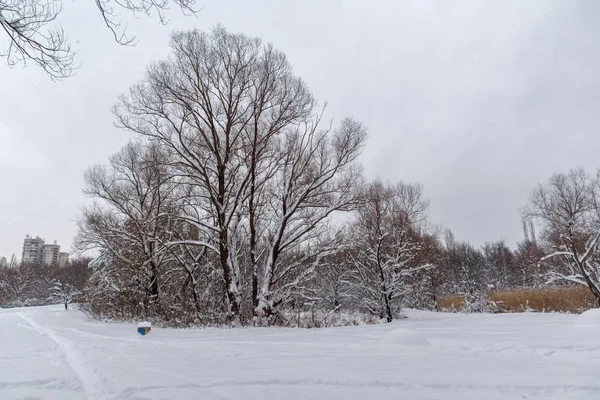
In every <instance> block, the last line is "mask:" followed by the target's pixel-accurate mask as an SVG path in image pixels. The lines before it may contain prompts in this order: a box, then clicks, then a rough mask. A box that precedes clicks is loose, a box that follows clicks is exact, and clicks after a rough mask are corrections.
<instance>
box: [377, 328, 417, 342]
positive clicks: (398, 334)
mask: <svg viewBox="0 0 600 400" xmlns="http://www.w3.org/2000/svg"><path fill="white" fill-rule="evenodd" d="M381 343H382V345H384V346H394V345H398V346H429V341H428V340H427V339H425V337H424V336H423V335H421V334H420V333H419V332H417V331H413V330H411V329H404V328H398V329H394V330H392V331H389V332H387V333H386V334H385V335H383V337H382V338H381Z"/></svg>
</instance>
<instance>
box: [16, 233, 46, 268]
mask: <svg viewBox="0 0 600 400" xmlns="http://www.w3.org/2000/svg"><path fill="white" fill-rule="evenodd" d="M43 252H44V239H42V238H40V237H39V236H36V237H35V238H33V237H31V236H29V235H27V236H25V240H24V241H23V256H22V257H21V260H22V261H23V262H24V263H32V264H41V262H42V254H43Z"/></svg>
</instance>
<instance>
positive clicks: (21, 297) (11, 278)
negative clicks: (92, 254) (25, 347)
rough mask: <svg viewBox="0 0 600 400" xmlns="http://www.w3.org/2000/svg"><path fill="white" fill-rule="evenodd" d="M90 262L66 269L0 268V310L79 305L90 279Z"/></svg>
mask: <svg viewBox="0 0 600 400" xmlns="http://www.w3.org/2000/svg"><path fill="white" fill-rule="evenodd" d="M91 260H92V259H90V258H77V259H74V260H73V261H71V262H70V263H69V264H68V265H67V266H65V267H63V268H58V267H48V266H42V265H38V264H30V263H21V264H17V265H7V266H4V267H0V308H11V307H26V306H43V305H48V304H56V303H63V304H67V305H68V304H69V303H71V302H74V301H77V300H78V296H80V294H81V292H82V290H83V289H84V288H85V286H86V284H87V281H88V278H89V276H90V272H91V271H90V268H89V263H90V261H91Z"/></svg>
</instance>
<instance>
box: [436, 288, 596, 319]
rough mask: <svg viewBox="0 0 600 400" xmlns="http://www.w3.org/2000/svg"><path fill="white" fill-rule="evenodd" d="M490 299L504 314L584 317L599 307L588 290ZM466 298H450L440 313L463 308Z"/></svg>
mask: <svg viewBox="0 0 600 400" xmlns="http://www.w3.org/2000/svg"><path fill="white" fill-rule="evenodd" d="M490 299H491V300H493V301H494V302H496V303H499V304H501V305H502V309H503V311H504V312H523V311H537V312H565V313H582V312H584V311H586V310H589V309H590V308H595V307H597V306H598V302H597V301H596V299H595V298H594V296H593V295H592V294H591V293H590V291H589V290H588V289H587V288H585V287H555V288H543V289H512V290H505V291H495V292H492V293H490ZM462 303H463V298H462V296H447V297H444V298H442V299H441V300H439V301H438V308H439V310H440V311H457V310H460V309H461V308H462V305H463V304H462Z"/></svg>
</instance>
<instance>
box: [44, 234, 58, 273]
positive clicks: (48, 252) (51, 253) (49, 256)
mask: <svg viewBox="0 0 600 400" xmlns="http://www.w3.org/2000/svg"><path fill="white" fill-rule="evenodd" d="M59 257H60V246H59V245H58V244H56V240H55V241H54V244H45V245H44V250H43V251H42V263H41V264H42V265H45V266H52V267H58V260H59Z"/></svg>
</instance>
